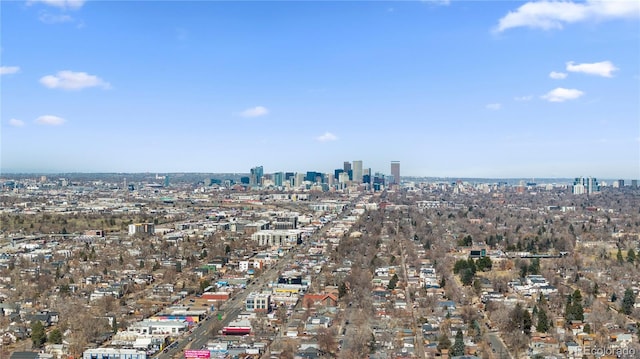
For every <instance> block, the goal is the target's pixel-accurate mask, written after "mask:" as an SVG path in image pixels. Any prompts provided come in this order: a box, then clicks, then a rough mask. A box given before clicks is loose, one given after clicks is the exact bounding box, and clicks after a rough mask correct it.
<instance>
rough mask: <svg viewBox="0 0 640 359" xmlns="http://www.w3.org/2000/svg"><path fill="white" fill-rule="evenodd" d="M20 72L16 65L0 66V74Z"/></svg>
mask: <svg viewBox="0 0 640 359" xmlns="http://www.w3.org/2000/svg"><path fill="white" fill-rule="evenodd" d="M18 72H20V67H18V66H0V75H10V74H15V73H18Z"/></svg>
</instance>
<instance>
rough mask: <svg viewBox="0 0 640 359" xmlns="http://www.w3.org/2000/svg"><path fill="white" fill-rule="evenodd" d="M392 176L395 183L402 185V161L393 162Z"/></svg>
mask: <svg viewBox="0 0 640 359" xmlns="http://www.w3.org/2000/svg"><path fill="white" fill-rule="evenodd" d="M391 175H392V176H393V183H394V184H399V183H400V161H391Z"/></svg>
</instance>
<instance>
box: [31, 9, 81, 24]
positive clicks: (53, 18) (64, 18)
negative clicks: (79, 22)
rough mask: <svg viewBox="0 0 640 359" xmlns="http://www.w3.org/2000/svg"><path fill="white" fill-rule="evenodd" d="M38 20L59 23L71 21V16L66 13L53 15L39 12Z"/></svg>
mask: <svg viewBox="0 0 640 359" xmlns="http://www.w3.org/2000/svg"><path fill="white" fill-rule="evenodd" d="M38 20H40V21H41V22H43V23H45V24H61V23H65V22H73V18H72V17H71V16H69V15H66V14H61V15H55V14H51V13H48V12H46V11H45V12H41V13H40V16H38Z"/></svg>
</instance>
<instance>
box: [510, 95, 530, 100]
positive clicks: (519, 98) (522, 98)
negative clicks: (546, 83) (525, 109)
mask: <svg viewBox="0 0 640 359" xmlns="http://www.w3.org/2000/svg"><path fill="white" fill-rule="evenodd" d="M532 99H533V96H531V95H526V96H518V97H515V98H514V100H516V101H531V100H532Z"/></svg>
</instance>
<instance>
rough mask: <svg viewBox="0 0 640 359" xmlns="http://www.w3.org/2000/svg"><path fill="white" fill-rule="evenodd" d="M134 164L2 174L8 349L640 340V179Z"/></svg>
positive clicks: (139, 357)
mask: <svg viewBox="0 0 640 359" xmlns="http://www.w3.org/2000/svg"><path fill="white" fill-rule="evenodd" d="M138 176H139V178H137V179H135V176H134V175H130V179H129V180H128V183H129V185H127V186H124V183H125V182H124V181H117V182H116V181H114V180H115V179H117V177H118V176H115V175H112V176H106V177H104V178H101V177H99V176H96V177H95V178H89V177H88V176H87V177H86V178H78V179H71V178H70V179H66V178H65V179H50V178H47V177H45V176H41V177H38V178H31V177H20V178H12V179H9V178H5V179H3V181H2V192H1V197H0V198H1V202H0V210H1V214H0V215H1V217H0V218H1V223H2V227H1V230H2V232H1V234H0V235H1V238H0V240H1V243H2V253H1V255H0V266H1V268H2V269H1V271H0V283H1V286H0V297H1V298H2V299H1V303H0V314H1V317H0V319H1V320H0V325H1V327H0V335H1V338H2V347H1V349H0V350H1V353H0V354H4V355H5V356H8V357H10V358H15V359H19V358H27V357H28V358H46V359H50V358H51V359H53V358H62V357H65V358H80V357H82V358H84V359H101V358H120V359H130V358H134V359H148V358H158V359H169V358H274V359H275V358H331V357H333V358H491V359H494V358H496V359H497V358H500V359H502V358H550V357H553V358H569V359H574V358H584V357H587V358H609V357H611V358H613V357H617V358H633V357H637V356H636V353H638V350H640V342H639V339H638V322H639V321H640V316H639V314H640V305H639V303H640V300H639V298H638V292H639V289H640V284H639V283H638V282H639V281H640V277H638V276H637V268H638V264H639V262H640V259H638V258H637V256H636V253H638V250H639V249H640V248H639V245H640V238H639V233H640V229H639V227H640V212H638V208H639V207H638V206H639V204H640V190H639V189H638V188H637V187H628V186H627V187H620V186H602V187H601V189H600V190H599V191H598V193H593V194H592V195H590V196H587V195H582V194H575V193H574V191H573V188H572V185H566V184H544V185H537V184H532V183H529V184H522V183H516V184H507V183H486V182H482V183H481V182H477V183H473V182H467V181H460V180H459V181H455V182H446V181H425V180H422V181H420V180H419V179H415V180H414V179H407V180H403V181H402V183H394V182H390V183H389V184H388V185H387V186H384V187H381V188H378V187H374V186H371V185H370V183H366V182H364V183H359V182H352V181H349V182H346V183H339V182H337V183H336V182H333V180H335V179H333V180H332V182H331V184H329V183H328V182H326V183H325V182H324V180H323V179H322V178H323V177H322V176H313V178H314V179H315V180H317V179H319V180H320V181H321V182H311V181H310V180H305V181H299V182H300V183H299V186H296V185H295V183H294V182H298V180H299V179H300V177H299V176H295V175H294V176H291V178H292V180H291V182H290V184H289V185H287V186H285V187H283V186H276V185H275V183H273V182H270V181H269V178H268V177H267V176H266V175H262V177H261V179H260V180H258V179H255V178H254V179H250V181H249V182H250V184H248V185H246V184H245V185H242V184H238V183H234V181H235V180H234V179H232V178H229V179H226V180H220V181H212V180H210V179H209V180H198V178H197V177H198V176H195V175H185V176H184V177H183V178H180V177H177V176H176V178H175V180H174V183H172V184H170V185H168V186H167V185H166V181H164V182H165V184H163V185H161V184H158V183H156V180H158V181H159V180H160V179H159V178H156V177H158V176H157V175H156V176H155V177H153V176H149V175H138ZM194 177H195V180H194ZM252 178H253V177H252ZM251 183H254V184H251ZM380 183H382V182H380Z"/></svg>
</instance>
